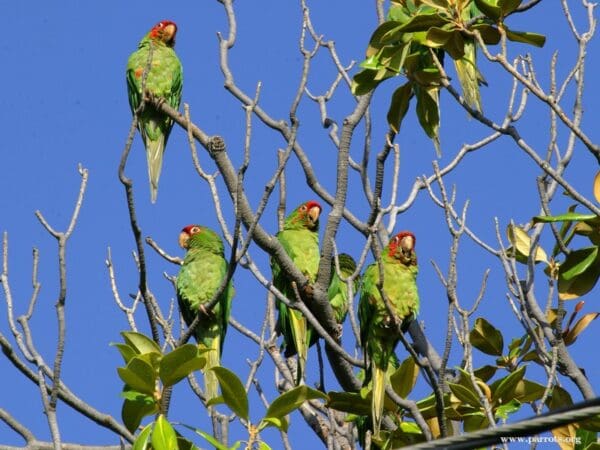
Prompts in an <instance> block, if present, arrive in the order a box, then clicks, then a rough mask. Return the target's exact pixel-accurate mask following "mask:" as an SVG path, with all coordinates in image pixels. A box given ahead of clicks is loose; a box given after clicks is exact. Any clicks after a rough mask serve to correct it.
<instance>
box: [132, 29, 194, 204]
mask: <svg viewBox="0 0 600 450" xmlns="http://www.w3.org/2000/svg"><path fill="white" fill-rule="evenodd" d="M176 34H177V25H176V24H175V23H174V22H171V21H170V20H163V21H162V22H159V23H157V24H156V25H155V26H154V27H153V28H152V29H151V30H150V31H149V32H148V34H146V36H144V38H143V39H142V40H141V41H140V43H139V44H138V49H137V50H136V51H135V52H133V53H132V54H131V55H130V56H129V59H128V61H127V70H126V80H127V94H128V96H129V106H130V107H131V112H132V113H134V114H135V111H136V110H137V109H138V107H139V106H140V104H141V103H142V99H143V97H144V96H143V92H142V90H143V89H146V90H147V91H149V92H150V93H151V94H153V95H154V96H156V97H159V98H163V99H164V100H165V101H166V102H167V103H168V104H169V105H170V106H171V107H173V108H175V109H178V108H179V103H180V102H181V89H182V86H183V70H182V68H181V63H180V62H179V58H178V57H177V55H176V54H175V51H174V50H173V47H174V46H175V35H176ZM150 52H152V61H151V63H150V65H149V66H148V63H149V59H148V58H149V56H150ZM147 66H148V69H146V67H147ZM144 72H147V73H146V75H145V76H146V78H145V81H144ZM171 128H173V120H172V119H170V118H169V117H167V116H165V115H164V114H161V113H159V112H158V111H156V110H155V109H154V108H151V107H146V108H144V109H143V110H142V111H141V113H140V115H139V121H138V130H139V131H140V134H141V136H142V141H143V142H144V147H145V148H146V159H147V160H148V178H149V179H150V197H151V200H152V203H154V202H155V201H156V195H157V193H158V180H159V178H160V172H161V169H162V161H163V154H164V152H165V146H166V145H167V139H168V138H169V134H170V133H171Z"/></svg>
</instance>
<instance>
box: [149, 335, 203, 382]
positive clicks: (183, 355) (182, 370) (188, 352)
mask: <svg viewBox="0 0 600 450" xmlns="http://www.w3.org/2000/svg"><path fill="white" fill-rule="evenodd" d="M205 364H206V358H203V357H201V356H200V354H199V352H198V347H197V346H196V345H194V344H185V345H182V346H181V347H179V348H176V349H175V350H173V351H172V352H170V353H168V354H166V355H165V356H163V357H162V359H161V360H160V365H159V372H158V373H159V376H160V379H161V381H162V382H163V384H164V385H165V386H172V385H174V384H175V383H177V382H178V381H180V380H182V379H183V378H185V377H187V376H188V375H189V374H190V373H192V372H194V371H196V370H200V369H202V368H203V367H204V365H205Z"/></svg>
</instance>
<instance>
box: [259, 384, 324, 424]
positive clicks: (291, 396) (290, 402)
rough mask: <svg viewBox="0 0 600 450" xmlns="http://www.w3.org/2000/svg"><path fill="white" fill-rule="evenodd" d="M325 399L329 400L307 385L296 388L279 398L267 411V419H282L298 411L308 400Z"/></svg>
mask: <svg viewBox="0 0 600 450" xmlns="http://www.w3.org/2000/svg"><path fill="white" fill-rule="evenodd" d="M318 398H320V399H323V400H327V399H328V397H327V395H325V394H324V393H322V392H320V391H317V390H316V389H312V388H309V387H308V386H306V385H301V386H296V387H295V388H293V389H290V390H289V391H287V392H284V393H283V394H281V395H280V396H279V397H277V398H276V399H275V400H273V402H272V403H271V405H270V406H269V408H268V409H267V414H266V415H265V418H267V417H276V418H282V417H285V416H286V415H288V414H289V413H291V412H292V411H294V410H295V409H298V408H299V407H300V405H302V403H304V402H305V401H307V400H314V399H318Z"/></svg>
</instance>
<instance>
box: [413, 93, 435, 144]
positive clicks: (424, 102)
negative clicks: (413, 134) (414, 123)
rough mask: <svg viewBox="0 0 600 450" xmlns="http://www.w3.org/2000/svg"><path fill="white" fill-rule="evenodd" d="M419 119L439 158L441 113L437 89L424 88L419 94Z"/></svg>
mask: <svg viewBox="0 0 600 450" xmlns="http://www.w3.org/2000/svg"><path fill="white" fill-rule="evenodd" d="M416 94H417V118H418V119H419V123H420V124H421V128H423V131H425V134H426V135H427V136H428V137H429V138H430V139H431V140H432V141H433V144H434V146H435V149H436V153H437V154H438V156H439V155H440V153H441V152H440V138H439V135H438V133H439V128H440V112H439V104H438V101H439V99H438V89H437V88H429V89H427V88H422V89H419V90H418V91H417V92H416Z"/></svg>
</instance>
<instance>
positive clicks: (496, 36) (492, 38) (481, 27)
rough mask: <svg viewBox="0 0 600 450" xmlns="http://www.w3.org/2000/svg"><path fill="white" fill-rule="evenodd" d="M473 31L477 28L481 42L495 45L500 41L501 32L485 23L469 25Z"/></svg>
mask: <svg viewBox="0 0 600 450" xmlns="http://www.w3.org/2000/svg"><path fill="white" fill-rule="evenodd" d="M471 29H472V30H473V31H475V30H477V31H479V33H480V34H481V38H482V39H483V42H485V43H486V44H487V45H496V44H498V43H499V42H500V39H501V34H500V32H499V31H498V28H496V27H494V26H492V25H489V24H487V23H480V24H475V25H473V26H472V27H471Z"/></svg>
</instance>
